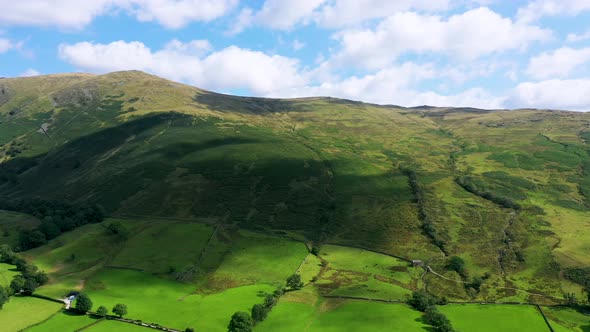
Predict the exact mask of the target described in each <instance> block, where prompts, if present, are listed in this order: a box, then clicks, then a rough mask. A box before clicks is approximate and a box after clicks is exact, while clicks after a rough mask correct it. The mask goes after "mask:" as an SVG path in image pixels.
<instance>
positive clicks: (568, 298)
mask: <svg viewBox="0 0 590 332" xmlns="http://www.w3.org/2000/svg"><path fill="white" fill-rule="evenodd" d="M563 297H564V298H565V302H566V304H567V305H570V306H575V305H578V299H577V298H576V294H574V293H565V294H564V295H563Z"/></svg>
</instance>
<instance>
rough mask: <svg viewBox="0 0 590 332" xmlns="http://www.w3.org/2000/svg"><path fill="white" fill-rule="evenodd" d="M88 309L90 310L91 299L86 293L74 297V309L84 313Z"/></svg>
mask: <svg viewBox="0 0 590 332" xmlns="http://www.w3.org/2000/svg"><path fill="white" fill-rule="evenodd" d="M90 310H92V300H91V299H90V297H88V295H86V294H84V293H80V294H79V295H78V297H77V298H76V311H78V312H79V313H83V314H85V313H87V312H88V311H90Z"/></svg>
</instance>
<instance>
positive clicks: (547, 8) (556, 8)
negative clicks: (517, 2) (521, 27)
mask: <svg viewBox="0 0 590 332" xmlns="http://www.w3.org/2000/svg"><path fill="white" fill-rule="evenodd" d="M587 10H590V1H588V0H534V1H531V2H530V3H528V4H527V5H526V6H524V7H522V8H519V10H518V13H517V17H518V20H519V21H523V22H532V21H535V20H538V19H540V18H543V17H547V16H559V15H567V16H575V15H578V14H580V13H582V12H584V11H587Z"/></svg>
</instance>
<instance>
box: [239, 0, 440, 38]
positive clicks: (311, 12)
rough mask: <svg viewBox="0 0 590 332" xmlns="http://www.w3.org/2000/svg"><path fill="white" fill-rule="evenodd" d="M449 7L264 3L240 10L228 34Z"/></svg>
mask: <svg viewBox="0 0 590 332" xmlns="http://www.w3.org/2000/svg"><path fill="white" fill-rule="evenodd" d="M449 7H450V0H396V1H391V0H299V1H283V0H266V1H265V2H264V4H263V6H262V8H261V9H260V10H258V11H255V10H253V9H252V8H244V9H243V10H242V12H241V13H240V15H239V16H238V19H237V20H236V24H235V26H234V27H233V29H232V30H231V31H232V32H234V33H235V32H240V31H242V30H244V29H245V28H247V27H248V26H252V25H260V26H265V27H269V28H274V29H281V30H286V29H291V28H293V27H294V26H295V25H297V24H307V23H312V22H313V23H316V24H318V25H319V26H322V27H326V28H342V27H346V26H350V25H355V24H358V23H361V22H363V21H366V20H371V19H378V18H383V17H387V16H389V15H392V14H394V13H396V12H400V11H407V10H418V11H442V10H447V9H449Z"/></svg>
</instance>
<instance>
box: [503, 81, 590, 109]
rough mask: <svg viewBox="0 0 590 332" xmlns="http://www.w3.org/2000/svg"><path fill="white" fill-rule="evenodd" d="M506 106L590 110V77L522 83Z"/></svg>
mask: <svg viewBox="0 0 590 332" xmlns="http://www.w3.org/2000/svg"><path fill="white" fill-rule="evenodd" d="M505 106H506V107H523V108H525V107H530V108H543V109H565V110H572V111H590V79H576V80H546V81H541V82H536V83H534V82H525V83H520V84H518V86H516V88H515V89H514V90H513V92H512V93H511V95H510V97H509V98H508V99H507V100H506V102H505Z"/></svg>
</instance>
